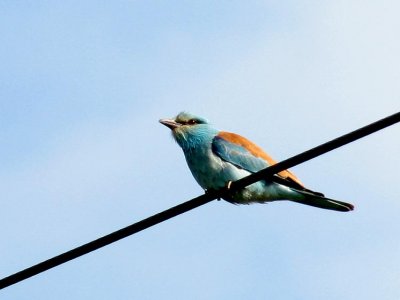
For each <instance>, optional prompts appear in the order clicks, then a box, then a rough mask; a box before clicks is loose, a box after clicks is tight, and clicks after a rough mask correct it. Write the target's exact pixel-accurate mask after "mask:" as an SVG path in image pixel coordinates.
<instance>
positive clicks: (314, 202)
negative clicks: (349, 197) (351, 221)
mask: <svg viewBox="0 0 400 300" xmlns="http://www.w3.org/2000/svg"><path fill="white" fill-rule="evenodd" d="M295 191H296V192H297V193H298V194H300V195H299V197H296V199H291V201H294V202H297V203H301V204H305V205H310V206H315V207H319V208H324V209H330V210H336V211H351V210H353V209H354V206H353V205H352V204H350V203H346V202H342V201H338V200H333V199H329V198H325V197H324V196H323V195H322V194H319V193H315V194H314V193H313V192H312V191H308V190H307V191H299V190H295Z"/></svg>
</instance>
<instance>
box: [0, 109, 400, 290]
mask: <svg viewBox="0 0 400 300" xmlns="http://www.w3.org/2000/svg"><path fill="white" fill-rule="evenodd" d="M397 122H400V112H398V113H395V114H393V115H391V116H389V117H386V118H384V119H381V120H379V121H377V122H375V123H372V124H369V125H367V126H365V127H362V128H360V129H357V130H355V131H352V132H350V133H348V134H345V135H343V136H341V137H339V138H336V139H334V140H331V141H329V142H327V143H325V144H322V145H320V146H317V147H315V148H312V149H310V150H307V151H305V152H303V153H300V154H298V155H295V156H293V157H291V158H288V159H286V160H283V161H281V162H279V163H277V164H275V165H273V166H271V167H268V168H266V169H263V170H261V171H259V172H257V173H254V174H251V175H249V176H247V177H245V178H242V179H240V180H237V181H235V182H233V183H232V185H231V186H230V189H229V192H233V191H237V190H240V189H242V188H244V187H245V186H248V185H250V184H252V183H254V182H256V181H259V180H261V179H267V178H268V177H271V176H273V175H274V174H276V173H279V172H280V171H283V170H286V169H288V168H291V167H293V166H296V165H298V164H301V163H303V162H305V161H308V160H310V159H313V158H315V157H317V156H320V155H322V154H324V153H326V152H329V151H332V150H334V149H336V148H339V147H341V146H343V145H346V144H348V143H351V142H354V141H355V140H358V139H360V138H362V137H365V136H367V135H369V134H371V133H374V132H376V131H379V130H381V129H383V128H386V127H388V126H391V125H393V124H395V123H397ZM225 193H227V191H226V190H221V191H210V192H207V193H206V194H204V195H201V196H199V197H196V198H194V199H192V200H189V201H187V202H184V203H182V204H179V205H177V206H174V207H172V208H170V209H167V210H165V211H163V212H160V213H158V214H155V215H153V216H151V217H149V218H147V219H144V220H142V221H139V222H137V223H134V224H132V225H129V226H127V227H125V228H122V229H120V230H118V231H115V232H113V233H110V234H108V235H105V236H103V237H101V238H98V239H97V240H94V241H91V242H89V243H87V244H84V245H82V246H79V247H77V248H74V249H72V250H70V251H67V252H64V253H62V254H60V255H57V256H55V257H52V258H50V259H48V260H45V261H43V262H40V263H38V264H36V265H34V266H31V267H29V268H26V269H24V270H22V271H19V272H17V273H14V274H12V275H10V276H8V277H5V278H3V279H1V280H0V289H3V288H5V287H8V286H10V285H13V284H16V283H18V282H20V281H23V280H25V279H27V278H29V277H32V276H34V275H37V274H39V273H42V272H44V271H47V270H49V269H51V268H54V267H56V266H59V265H61V264H63V263H66V262H68V261H70V260H73V259H75V258H78V257H80V256H82V255H85V254H88V253H90V252H92V251H94V250H97V249H99V248H101V247H104V246H107V245H109V244H111V243H114V242H116V241H118V240H120V239H123V238H125V237H128V236H130V235H132V234H135V233H137V232H139V231H142V230H144V229H147V228H149V227H151V226H154V225H156V224H158V223H161V222H164V221H166V220H168V219H171V218H173V217H176V216H177V215H180V214H182V213H184V212H187V211H189V210H192V209H194V208H196V207H199V206H201V205H204V204H206V203H208V202H211V201H213V200H215V199H218V198H222V197H223V195H224V194H225Z"/></svg>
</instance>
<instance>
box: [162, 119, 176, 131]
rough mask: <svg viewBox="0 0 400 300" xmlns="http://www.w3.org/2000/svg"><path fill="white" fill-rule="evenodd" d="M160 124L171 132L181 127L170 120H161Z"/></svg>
mask: <svg viewBox="0 0 400 300" xmlns="http://www.w3.org/2000/svg"><path fill="white" fill-rule="evenodd" d="M160 123H161V124H163V125H165V126H167V127H168V128H169V129H171V130H174V129H175V128H178V127H179V126H181V124H179V123H177V122H175V121H174V120H170V119H161V120H160Z"/></svg>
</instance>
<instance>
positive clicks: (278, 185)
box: [160, 112, 353, 211]
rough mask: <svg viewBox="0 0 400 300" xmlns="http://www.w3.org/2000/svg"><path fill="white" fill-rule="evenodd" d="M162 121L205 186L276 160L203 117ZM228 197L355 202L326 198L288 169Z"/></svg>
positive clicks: (322, 204)
mask: <svg viewBox="0 0 400 300" xmlns="http://www.w3.org/2000/svg"><path fill="white" fill-rule="evenodd" d="M160 122H161V123H162V124H164V125H165V126H167V127H169V128H170V129H171V131H172V135H173V137H174V139H175V140H176V142H177V143H178V144H179V146H180V147H181V148H182V150H183V153H184V155H185V158H186V161H187V164H188V166H189V169H190V171H191V172H192V174H193V176H194V178H195V179H196V181H197V182H198V183H199V185H200V186H201V187H202V188H203V189H205V190H208V189H221V188H224V187H227V186H228V184H229V182H231V181H236V180H238V179H240V178H243V177H245V176H248V175H250V174H251V173H254V172H257V171H259V170H262V169H264V168H267V167H268V166H271V165H273V164H275V163H276V162H275V161H274V160H273V159H272V158H271V157H270V156H269V155H268V154H266V153H265V152H264V151H263V150H262V149H261V148H260V147H258V146H257V145H255V144H254V143H252V142H251V141H249V140H247V139H246V138H244V137H242V136H240V135H238V134H235V133H229V132H224V131H219V130H217V129H215V128H213V127H212V126H211V125H210V124H209V122H208V121H207V120H206V119H204V118H202V117H198V116H195V115H192V114H190V113H186V112H182V113H180V114H178V115H177V116H176V117H175V118H173V119H161V120H160ZM225 200H227V201H229V202H232V203H236V204H250V203H255V202H258V203H265V202H271V201H276V200H290V201H294V202H298V203H302V204H306V205H311V206H315V207H319V208H324V209H330V210H336V211H350V210H353V205H352V204H349V203H346V202H342V201H338V200H333V199H329V198H325V197H324V195H323V194H322V193H318V192H314V191H311V190H309V189H307V188H305V187H304V185H303V184H302V183H301V182H300V180H299V179H298V178H297V177H296V176H295V175H294V174H293V173H291V172H289V171H287V170H285V171H282V172H280V173H278V174H276V175H275V176H274V177H273V179H272V180H268V181H266V180H262V181H259V182H256V183H254V184H252V185H249V186H247V187H246V188H244V189H242V190H241V191H239V192H235V193H232V194H231V195H230V196H229V197H227V198H226V199H225Z"/></svg>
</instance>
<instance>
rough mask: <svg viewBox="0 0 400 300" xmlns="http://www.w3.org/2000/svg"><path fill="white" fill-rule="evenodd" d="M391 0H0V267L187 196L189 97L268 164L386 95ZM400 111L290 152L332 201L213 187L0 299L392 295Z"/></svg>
mask: <svg viewBox="0 0 400 300" xmlns="http://www.w3.org/2000/svg"><path fill="white" fill-rule="evenodd" d="M399 10H400V4H399V2H398V1H394V0H393V1H390V0H388V1H377V0H371V1H357V0H348V1H311V0H310V1H274V0H271V1H252V0H251V1H235V0H234V1H217V2H216V1H133V0H132V1H128V0H124V1H122V0H121V1H91V0H89V1H74V0H70V1H28V0H26V1H23V0H21V1H2V2H1V3H0V45H1V46H0V66H1V67H0V128H1V130H0V191H1V200H0V201H1V209H0V236H1V237H2V242H1V243H0V257H1V258H0V276H1V277H5V276H8V275H10V274H12V273H15V272H17V271H20V270H22V269H24V268H26V267H29V266H31V265H33V264H36V263H38V262H40V261H43V260H45V259H48V258H50V257H53V256H55V255H58V254H60V253H62V252H65V251H67V250H70V249H72V248H74V247H77V246H79V245H81V244H84V243H86V242H89V241H91V240H94V239H96V238H98V237H100V236H103V235H105V234H108V233H110V232H112V231H114V230H117V229H119V228H122V227H125V226H127V225H129V224H132V223H134V222H137V221H139V220H141V219H143V218H145V217H148V216H150V215H152V214H155V213H157V212H160V211H163V210H165V209H167V208H169V207H172V206H174V205H177V204H179V203H181V202H184V201H186V200H189V199H191V198H194V197H196V196H198V195H200V194H202V192H203V191H202V190H201V188H200V187H199V186H198V185H197V183H196V182H195V180H194V179H193V178H192V176H191V174H190V171H189V170H188V168H187V166H186V162H185V160H184V157H183V154H182V151H181V150H180V149H179V147H178V146H177V145H176V143H175V142H174V141H173V139H172V138H171V134H170V132H169V130H168V129H167V128H166V127H164V126H162V125H161V124H159V123H158V120H159V119H160V118H163V117H173V116H174V115H176V114H177V113H178V112H180V111H189V112H192V113H195V114H198V115H201V116H204V117H206V118H208V119H209V120H210V121H211V122H212V124H213V125H214V126H215V127H217V128H219V129H223V130H227V131H231V132H236V133H239V134H241V135H244V136H246V137H247V138H249V139H250V140H252V141H254V142H256V143H257V144H258V145H260V146H261V147H263V148H264V149H265V150H266V151H267V152H268V153H269V154H271V155H272V156H273V157H274V158H275V159H276V160H282V159H285V158H288V157H290V156H292V155H295V154H297V153H300V152H302V151H304V150H307V149H309V148H311V147H314V146H316V145H318V144H320V143H323V142H326V141H328V140H330V139H333V138H335V137H337V136H340V135H342V134H345V133H347V132H349V131H352V130H354V129H357V128H359V127H361V126H364V125H367V124H369V123H371V122H374V121H376V120H379V119H381V118H383V117H386V116H388V115H391V114H393V113H396V112H398V111H399V110H400V84H399V80H400V56H399V55H398V53H399V52H400V39H399V38H398V37H399V31H400V19H399V18H398V11H399ZM399 137H400V125H394V126H392V127H390V128H387V129H385V130H382V131H380V132H378V133H375V134H373V135H371V136H369V137H366V138H364V139H362V140H360V141H357V142H354V143H352V144H351V145H347V146H345V147H343V148H340V149H338V150H335V151H333V152H331V153H328V154H326V155H324V156H322V157H319V158H316V159H314V160H312V161H309V162H307V163H304V164H302V165H299V166H296V167H294V168H293V169H292V171H293V172H294V173H296V174H297V176H298V177H299V178H300V179H301V180H302V181H303V183H305V185H306V186H307V187H309V188H310V189H313V190H317V191H321V192H324V193H325V194H326V195H327V196H329V197H330V198H334V199H338V200H342V201H347V202H351V203H353V204H354V205H355V207H356V209H355V210H354V211H353V212H350V213H339V212H333V211H327V210H321V209H317V208H313V207H307V206H303V205H300V204H294V203H289V202H277V203H271V204H264V205H261V204H260V205H258V204H257V205H244V206H240V205H232V204H229V203H227V202H224V201H214V202H211V203H209V204H207V205H204V206H202V207H199V208H197V209H195V210H193V211H190V212H188V213H186V214H184V215H181V216H178V217H176V218H174V219H172V220H169V221H166V222H164V223H162V224H159V225H157V226H154V227H152V228H150V229H148V230H145V231H143V232H141V233H138V234H136V235H134V236H131V237H128V238H126V239H124V240H122V241H119V242H117V243H114V244H112V245H109V246H107V247H105V248H102V249H100V250H97V251H95V252H93V253H90V254H88V255H85V256H83V257H81V258H79V259H76V260H74V261H71V262H68V263H66V264H64V265H62V266H59V267H56V268H54V269H52V270H49V271H47V272H45V273H42V274H39V275H37V276H35V277H32V278H30V279H27V280H25V281H23V282H21V283H18V284H16V285H14V286H11V287H8V288H7V289H4V290H2V291H1V292H0V298H1V299H18V300H24V299H307V300H312V299H326V300H330V299H342V300H344V299H381V300H385V299H388V300H389V299H399V298H400V289H399V286H400V238H399V237H400V221H399V218H398V216H399V214H400V198H399V195H400V193H399V190H398V186H399V176H398V173H397V170H398V169H399V167H400V159H399V153H400V138H399Z"/></svg>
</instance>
